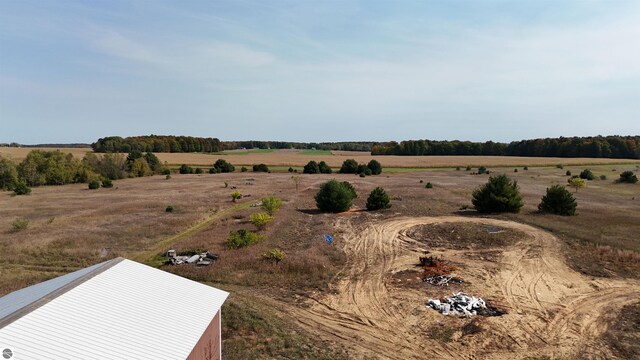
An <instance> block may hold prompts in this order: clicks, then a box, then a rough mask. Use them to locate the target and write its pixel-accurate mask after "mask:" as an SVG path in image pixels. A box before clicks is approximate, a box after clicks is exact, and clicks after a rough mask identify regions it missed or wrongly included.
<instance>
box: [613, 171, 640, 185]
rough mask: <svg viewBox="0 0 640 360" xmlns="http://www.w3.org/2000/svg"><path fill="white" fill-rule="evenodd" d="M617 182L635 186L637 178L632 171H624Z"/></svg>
mask: <svg viewBox="0 0 640 360" xmlns="http://www.w3.org/2000/svg"><path fill="white" fill-rule="evenodd" d="M618 182H621V183H629V184H635V183H637V182H638V177H637V176H636V175H635V174H634V173H633V171H624V172H622V173H621V174H620V178H619V179H618Z"/></svg>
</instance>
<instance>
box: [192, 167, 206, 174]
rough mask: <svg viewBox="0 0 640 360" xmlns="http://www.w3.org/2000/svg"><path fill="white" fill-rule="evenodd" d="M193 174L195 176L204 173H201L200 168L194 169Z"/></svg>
mask: <svg viewBox="0 0 640 360" xmlns="http://www.w3.org/2000/svg"><path fill="white" fill-rule="evenodd" d="M194 172H195V173H196V174H202V173H203V172H204V171H202V168H196V170H195V171H194Z"/></svg>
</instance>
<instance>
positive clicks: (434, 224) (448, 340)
mask: <svg viewBox="0 0 640 360" xmlns="http://www.w3.org/2000/svg"><path fill="white" fill-rule="evenodd" d="M278 153H279V152H275V153H270V154H245V155H236V156H238V157H243V158H247V157H258V156H270V157H273V156H283V155H282V154H278ZM74 155H75V153H74ZM161 155H165V154H159V156H161ZM166 155H183V154H166ZM184 155H191V156H195V155H193V154H184ZM202 156H209V157H211V155H202ZM229 156H231V155H229ZM288 156H294V157H295V156H297V157H302V158H305V155H297V154H291V155H288ZM344 156H345V157H353V156H352V154H347V155H344ZM330 157H336V158H338V157H339V156H338V155H334V156H330ZM224 158H225V159H227V160H228V161H231V162H232V163H233V164H234V165H239V164H241V163H234V162H233V161H232V160H229V158H228V156H225V157H224ZM387 158H388V157H381V159H382V160H381V161H385V159H387ZM393 158H396V157H393ZM161 159H162V157H161ZM215 159H217V157H214V160H213V161H215ZM315 159H316V160H322V158H321V157H319V156H315ZM340 159H342V158H340ZM401 159H406V158H405V157H401ZM501 159H502V158H501ZM509 159H511V158H507V160H509ZM527 159H529V160H531V158H527ZM465 160H469V159H465ZM484 160H489V159H484ZM542 160H549V159H542ZM567 160H571V159H562V161H560V162H561V163H563V164H565V166H564V169H557V168H555V165H556V164H557V163H559V162H557V161H555V160H553V162H551V161H550V162H547V163H543V165H544V166H543V167H534V166H533V165H532V164H533V163H532V162H528V163H527V164H528V165H529V170H528V171H525V170H523V169H522V168H520V169H519V171H518V172H513V170H512V169H511V168H508V169H503V170H504V171H505V173H507V175H509V176H511V177H513V178H515V179H517V180H518V183H519V185H520V187H521V192H522V194H523V197H524V201H525V207H524V208H523V209H522V211H521V212H520V213H519V214H506V215H494V216H478V215H477V214H476V213H475V211H472V210H469V209H468V208H470V207H471V192H472V190H473V189H475V188H476V187H477V186H478V185H480V184H483V183H484V182H486V181H487V178H488V176H487V175H471V174H470V172H468V171H464V170H461V171H456V170H454V169H429V170H428V171H419V169H412V170H413V171H410V172H396V173H388V174H383V175H379V176H370V177H366V178H360V177H357V176H354V175H342V174H331V175H302V174H300V175H299V178H298V179H299V183H298V184H296V183H295V182H294V181H293V179H292V177H291V174H289V173H277V172H274V173H271V174H267V173H252V172H247V173H240V172H235V173H230V174H215V175H211V174H202V175H179V174H175V175H173V176H172V178H171V179H169V180H166V179H165V178H164V177H162V176H152V177H145V178H134V179H124V180H117V181H115V182H114V188H112V189H104V188H102V189H99V190H95V191H92V190H88V189H87V187H86V184H74V185H64V186H44V187H36V188H33V192H32V194H31V195H28V196H12V195H11V194H10V193H9V192H0V254H2V259H3V261H2V263H0V295H3V294H6V293H8V292H10V291H13V290H15V289H19V288H22V287H24V286H27V285H30V284H33V283H37V282H40V281H42V280H45V279H48V278H51V277H54V276H58V275H61V274H63V273H66V272H69V271H73V270H76V269H79V268H82V267H85V266H88V265H91V264H94V263H97V262H100V261H103V260H105V259H108V258H112V257H116V256H124V257H128V258H133V259H136V260H138V261H142V262H146V263H148V264H152V265H154V266H161V267H162V269H164V270H167V271H171V272H174V273H176V274H179V275H182V276H186V277H189V278H191V279H194V280H197V281H201V282H204V283H208V284H211V285H214V286H216V287H219V288H222V289H224V290H227V291H229V292H231V296H230V298H229V301H228V302H227V303H226V304H225V307H224V308H223V314H224V315H223V328H224V333H223V356H224V358H228V359H247V358H325V359H340V358H363V359H364V358H367V359H369V358H394V359H410V358H416V359H418V358H425V356H427V355H425V354H430V355H429V356H433V357H437V358H444V359H447V358H451V359H453V358H461V357H462V358H497V359H514V358H515V359H523V358H567V359H583V358H619V359H624V358H630V357H629V356H628V355H629V354H632V355H633V354H636V355H637V352H636V351H637V342H638V340H640V339H639V336H640V335H639V333H638V332H637V330H636V331H633V330H632V331H628V330H626V329H628V325H627V323H625V322H624V321H623V320H624V319H625V318H624V316H622V315H621V314H622V309H623V307H624V308H625V314H629V313H632V314H638V313H639V311H638V309H640V303H639V302H638V299H639V298H640V241H639V238H638V235H637V234H638V233H640V185H637V184H636V185H629V184H616V183H614V181H613V180H614V179H615V178H616V177H617V175H618V174H619V173H620V172H621V171H624V170H634V171H637V167H636V165H633V164H631V165H619V164H618V165H605V166H597V167H593V169H594V173H595V174H596V177H599V176H600V175H606V176H607V179H606V180H594V181H590V182H588V184H587V187H586V188H584V189H580V190H579V191H578V192H577V193H576V194H575V196H576V198H577V201H578V215H577V216H574V217H569V218H567V217H560V216H551V215H540V214H538V213H537V212H536V209H537V205H538V203H539V201H540V197H541V196H542V195H543V194H544V191H545V189H546V188H547V187H549V186H550V185H552V184H556V183H560V184H564V183H566V179H567V177H566V176H565V171H567V170H570V171H572V172H573V173H579V171H580V170H581V169H582V168H583V167H578V166H568V163H569V162H568V161H567ZM596 160H601V159H596ZM272 161H275V160H272ZM341 161H342V160H340V161H339V162H341ZM359 161H361V162H364V161H365V160H359ZM443 161H444V160H443ZM478 161H480V160H478ZM496 161H497V159H496ZM211 162H212V161H209V162H208V163H207V164H209V163H211ZM303 162H304V160H303ZM265 163H267V164H269V163H268V162H265ZM464 165H466V163H465V164H464ZM483 165H487V166H490V164H488V163H483ZM383 166H388V165H386V164H385V163H384V162H383ZM447 166H450V167H452V166H455V164H447ZM494 166H496V165H494ZM492 170H493V169H492ZM500 171H501V170H500V169H498V170H494V172H496V173H499V172H500ZM332 178H335V179H337V180H340V181H350V182H351V183H352V184H353V185H354V186H355V188H356V191H357V192H358V195H359V196H358V198H357V199H356V200H355V203H354V205H355V206H354V209H353V210H352V211H349V212H346V213H340V214H328V213H321V212H318V211H317V210H316V207H315V202H314V200H313V196H314V195H315V193H316V192H317V191H318V187H319V185H320V184H321V183H323V182H324V181H327V180H329V179H332ZM427 182H430V183H432V184H433V188H432V189H426V188H425V183H427ZM225 183H226V185H225ZM226 186H228V187H226ZM377 186H382V187H384V188H385V190H386V191H387V193H389V195H390V196H391V198H392V204H393V207H392V208H391V209H388V210H384V211H378V212H367V211H363V210H364V209H365V202H366V198H367V194H368V193H369V192H370V191H371V190H372V189H373V188H375V187H377ZM232 187H233V188H234V189H231V188H232ZM232 191H238V192H240V193H241V194H243V195H244V197H243V198H242V199H240V200H239V201H238V202H236V203H234V202H232V201H231V197H230V193H231V192H232ZM268 195H275V196H277V197H279V198H281V199H282V200H283V202H284V204H283V207H282V208H281V209H280V211H279V212H278V213H277V214H276V215H275V219H274V221H273V222H272V223H271V224H269V225H268V226H267V228H266V229H265V230H263V231H261V232H260V234H261V235H262V237H263V238H262V240H260V241H259V242H258V243H257V244H255V245H252V246H248V247H245V248H242V249H237V250H236V249H229V248H227V247H226V246H225V245H224V241H225V239H226V238H227V236H228V234H229V232H230V231H234V230H238V229H240V228H245V229H251V230H255V228H254V227H253V225H251V224H250V223H249V222H248V219H249V216H250V214H252V213H256V212H258V211H260V210H259V208H258V207H255V206H252V205H254V204H256V203H257V202H259V201H260V199H261V198H262V197H264V196H268ZM168 205H171V206H173V208H174V210H173V212H166V211H165V209H166V207H167V206H168ZM17 219H26V220H28V225H27V226H26V228H24V229H20V230H18V229H15V228H14V226H13V224H14V223H15V221H16V220H17ZM492 229H493V230H492ZM495 229H497V231H495ZM490 230H491V232H490ZM324 234H331V235H333V236H334V238H335V242H334V244H333V245H329V244H327V243H326V242H325V241H324V240H323V238H322V236H323V235H324ZM169 248H175V249H176V250H178V251H184V250H188V249H198V248H200V249H207V250H209V251H211V252H214V253H216V254H219V255H220V260H218V261H217V262H215V263H214V264H213V265H212V266H209V267H202V268H199V267H194V266H189V265H182V266H170V265H161V264H162V262H161V257H160V256H161V254H162V252H164V251H166V250H168V249H169ZM274 248H277V249H281V250H283V251H284V252H285V254H286V255H285V259H284V260H283V261H282V262H281V263H279V264H275V263H271V262H268V261H265V260H262V256H261V255H262V254H263V253H264V252H266V251H268V250H271V249H274ZM425 250H428V251H430V252H431V254H432V255H435V256H439V257H443V258H445V259H447V260H448V261H451V262H452V263H453V264H454V265H455V266H456V267H457V268H458V270H457V272H456V274H457V276H459V277H461V278H462V279H464V282H463V283H462V284H454V285H451V286H450V287H444V288H441V287H436V286H432V285H429V284H427V283H424V282H422V281H420V276H421V273H420V272H419V271H418V270H419V268H418V267H416V265H417V264H418V257H419V256H422V254H423V252H424V251H425ZM455 291H465V292H468V293H470V294H473V295H475V296H480V297H483V298H484V299H485V300H487V302H488V303H489V304H490V305H493V306H496V307H498V308H500V309H502V310H504V311H506V314H504V315H502V316H494V317H485V316H477V317H474V318H472V319H464V318H456V317H446V316H443V315H441V314H439V313H438V312H436V311H434V310H432V309H429V308H427V307H426V302H427V300H428V299H429V298H436V297H440V296H445V295H450V294H451V292H455ZM636 316H637V315H636ZM634 346H636V347H635V348H634Z"/></svg>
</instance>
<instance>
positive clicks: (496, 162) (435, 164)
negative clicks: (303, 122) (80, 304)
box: [0, 147, 640, 169]
mask: <svg viewBox="0 0 640 360" xmlns="http://www.w3.org/2000/svg"><path fill="white" fill-rule="evenodd" d="M31 150H33V148H8V147H0V156H6V157H9V158H11V159H14V160H16V161H20V160H22V159H24V158H25V157H26V156H27V154H28V153H29V151H31ZM43 150H54V149H48V148H47V149H44V148H43ZM57 150H60V151H62V152H64V153H72V154H73V155H74V156H76V157H78V158H82V157H83V156H84V155H85V154H86V152H91V149H90V148H86V149H74V148H66V149H65V148H61V149H57ZM156 155H157V156H158V158H159V159H160V161H161V162H163V163H164V162H166V163H167V164H169V165H181V164H188V165H200V166H211V165H213V163H214V162H215V161H216V160H218V159H225V160H227V161H228V162H230V163H232V164H233V165H239V166H251V165H254V164H267V165H269V166H274V167H289V166H293V167H301V166H304V165H305V164H306V163H308V162H309V161H311V160H315V161H318V162H319V161H325V162H326V163H327V164H329V166H331V167H334V168H339V167H340V166H341V165H342V163H343V162H344V161H345V160H346V159H355V160H356V161H357V162H358V163H368V162H369V161H370V160H371V159H376V160H378V161H379V162H380V163H381V164H382V167H383V168H407V169H420V168H447V167H457V166H460V167H462V168H464V167H466V166H468V165H469V166H472V167H479V166H487V167H509V166H519V167H523V166H556V165H558V164H563V165H576V166H577V165H613V164H638V165H640V160H630V159H600V158H599V159H591V158H541V157H538V158H536V157H517V156H395V155H389V156H371V155H370V154H369V153H364V152H357V151H332V152H331V153H330V154H327V152H326V151H315V152H314V151H304V150H273V151H265V150H263V151H242V150H233V151H225V152H224V153H220V154H198V153H156Z"/></svg>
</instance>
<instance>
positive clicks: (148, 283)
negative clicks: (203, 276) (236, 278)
mask: <svg viewBox="0 0 640 360" xmlns="http://www.w3.org/2000/svg"><path fill="white" fill-rule="evenodd" d="M112 261H113V262H115V263H114V264H112V266H111V267H109V268H107V269H102V272H100V273H98V274H97V275H95V276H93V277H91V278H88V279H86V280H84V281H83V282H82V283H80V284H78V285H76V286H74V287H72V288H71V289H69V290H67V291H66V292H64V293H62V294H59V295H57V296H56V297H54V298H53V299H51V300H49V301H48V302H46V303H44V304H43V305H39V307H37V308H35V309H33V310H31V311H30V312H27V311H26V309H27V308H24V307H23V308H22V309H21V310H18V311H23V312H26V313H25V314H24V315H22V316H20V317H18V318H17V319H15V320H13V321H12V322H11V323H9V324H8V325H6V326H5V327H3V328H1V329H0V347H8V348H11V349H12V350H13V353H14V357H15V359H20V360H31V359H33V360H36V359H37V360H46V359H83V360H89V359H101V360H102V359H103V360H107V359H114V360H115V359H118V360H119V359H141V360H143V359H149V360H151V359H153V360H156V359H185V358H186V357H187V356H188V355H189V354H190V353H191V350H192V349H193V347H194V346H195V344H196V343H197V342H198V340H199V339H200V337H201V336H202V333H203V332H204V330H205V329H206V327H207V326H208V325H209V323H210V322H211V320H212V319H213V317H214V316H215V315H216V313H217V312H218V310H219V309H220V307H221V306H222V303H223V302H224V301H225V299H226V298H227V296H228V295H229V294H228V293H227V292H225V291H222V290H219V289H216V288H213V287H210V286H207V285H204V284H200V283H198V282H195V281H192V280H189V279H185V278H182V277H180V276H177V275H173V274H170V273H167V272H165V271H162V270H158V269H155V268H152V267H149V266H146V265H143V264H139V263H136V262H133V261H130V260H125V259H123V260H122V261H120V260H119V259H116V260H112ZM12 294H13V293H12ZM12 294H9V295H7V296H11V295H12ZM14 296H15V295H14ZM1 303H2V299H0V304H1Z"/></svg>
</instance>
